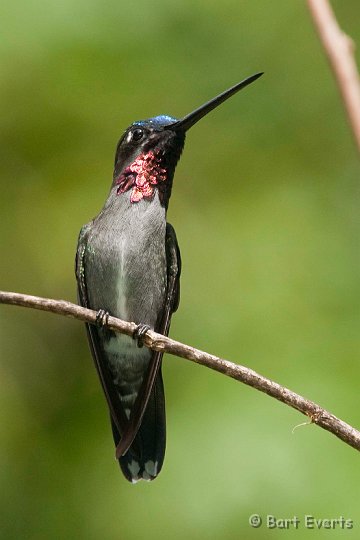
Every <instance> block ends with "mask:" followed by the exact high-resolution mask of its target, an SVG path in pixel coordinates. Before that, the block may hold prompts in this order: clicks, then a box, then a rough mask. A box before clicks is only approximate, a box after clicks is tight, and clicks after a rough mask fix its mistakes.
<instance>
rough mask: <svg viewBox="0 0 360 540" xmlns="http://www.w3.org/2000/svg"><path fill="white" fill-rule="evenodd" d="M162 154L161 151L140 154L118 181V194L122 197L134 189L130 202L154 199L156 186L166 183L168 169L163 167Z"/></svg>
mask: <svg viewBox="0 0 360 540" xmlns="http://www.w3.org/2000/svg"><path fill="white" fill-rule="evenodd" d="M161 156H162V152H161V150H159V149H155V150H150V152H148V153H147V154H140V155H139V156H138V157H137V158H136V159H135V161H133V163H131V165H129V166H128V167H126V169H125V170H124V171H123V172H122V173H121V175H120V176H119V177H118V178H117V180H116V185H117V186H119V187H118V188H117V191H116V194H117V195H120V194H121V193H125V191H128V190H129V189H131V188H132V191H131V195H130V202H132V203H136V202H139V201H140V200H141V199H152V197H153V196H154V193H155V186H156V185H158V184H160V183H163V182H166V180H167V169H164V168H163V167H161Z"/></svg>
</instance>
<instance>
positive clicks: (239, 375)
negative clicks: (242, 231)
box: [0, 291, 360, 450]
mask: <svg viewBox="0 0 360 540" xmlns="http://www.w3.org/2000/svg"><path fill="white" fill-rule="evenodd" d="M1 303H2V304H12V305H15V306H23V307H28V308H34V309H40V310H43V311H50V312H51V313H57V314H58V315H65V316H66V317H72V318H75V319H79V320H80V321H84V322H88V323H91V324H94V323H95V322H96V311H93V310H91V309H86V308H83V307H80V306H78V305H76V304H72V303H71V302H66V301H64V300H51V299H49V298H41V297H39V296H29V295H26V294H18V293H13V292H3V291H0V304H1ZM107 326H108V327H109V328H110V329H111V330H113V331H115V332H120V333H122V334H126V335H128V336H132V335H133V332H134V330H135V329H136V327H137V325H136V324H135V323H129V322H126V321H122V320H121V319H117V318H115V317H111V316H109V319H108V325H107ZM144 344H145V345H146V346H147V347H149V348H150V349H153V350H155V351H163V352H166V353H168V354H172V355H174V356H180V357H181V358H185V359H187V360H191V361H192V362H196V363H197V364H201V365H203V366H206V367H208V368H211V369H213V370H215V371H218V372H219V373H223V374H224V375H227V376H228V377H232V378H233V379H236V380H237V381H240V382H242V383H244V384H247V385H248V386H252V387H253V388H256V389H257V390H260V392H264V393H265V394H268V395H269V396H271V397H273V398H275V399H277V400H278V401H282V402H283V403H285V404H286V405H289V406H290V407H292V408H293V409H296V410H297V411H299V412H301V413H302V414H304V415H306V416H308V417H309V418H310V420H311V422H313V423H314V424H316V425H318V426H320V427H322V428H323V429H326V430H327V431H330V432H331V433H333V434H334V435H336V437H338V438H339V439H341V440H342V441H344V442H345V443H346V444H348V445H350V446H352V447H353V448H356V449H357V450H360V432H359V431H357V430H356V429H354V428H353V427H352V426H350V425H349V424H346V423H345V422H343V421H342V420H340V419H339V418H337V417H336V416H334V415H333V414H331V413H329V412H328V411H326V410H325V409H323V408H322V407H320V406H319V405H317V404H316V403H314V402H313V401H310V400H308V399H305V398H303V397H302V396H299V395H298V394H295V392H292V391H291V390H289V389H288V388H285V387H284V386H281V385H280V384H278V383H276V382H274V381H272V380H270V379H267V378H266V377H263V376H262V375H260V374H259V373H256V371H253V370H252V369H249V368H246V367H244V366H240V365H238V364H234V363H233V362H229V361H228V360H223V359H222V358H218V357H217V356H213V355H212V354H208V353H206V352H203V351H200V350H199V349H195V348H194V347H190V346H189V345H184V344H183V343H180V342H179V341H175V340H173V339H170V338H168V337H166V336H163V335H161V334H157V333H156V332H153V331H151V330H149V331H148V332H147V333H146V335H145V337H144Z"/></svg>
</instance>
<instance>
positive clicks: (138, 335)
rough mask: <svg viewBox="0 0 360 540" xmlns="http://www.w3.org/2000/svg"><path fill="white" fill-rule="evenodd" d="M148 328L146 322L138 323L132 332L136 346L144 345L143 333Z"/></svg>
mask: <svg viewBox="0 0 360 540" xmlns="http://www.w3.org/2000/svg"><path fill="white" fill-rule="evenodd" d="M148 330H150V326H149V325H148V324H138V325H137V327H136V329H135V331H134V333H133V339H136V341H137V344H138V347H140V348H141V347H143V345H144V335H145V334H146V332H147V331H148Z"/></svg>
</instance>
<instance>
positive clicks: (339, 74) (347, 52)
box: [307, 0, 360, 152]
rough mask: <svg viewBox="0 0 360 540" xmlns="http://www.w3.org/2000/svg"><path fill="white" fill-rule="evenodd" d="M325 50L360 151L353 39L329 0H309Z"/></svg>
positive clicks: (359, 93)
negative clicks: (340, 25) (340, 24)
mask: <svg viewBox="0 0 360 540" xmlns="http://www.w3.org/2000/svg"><path fill="white" fill-rule="evenodd" d="M307 4H308V8H309V10H310V12H311V15H312V17H313V20H314V23H315V27H316V29H317V32H318V34H319V37H320V40H321V42H322V44H323V46H324V50H325V52H326V55H327V57H328V59H329V62H330V65H331V68H332V70H333V72H334V75H335V78H336V81H337V84H338V87H339V90H340V94H341V97H342V100H343V102H344V106H345V109H346V112H347V115H348V119H349V122H350V126H351V129H352V132H353V135H354V138H355V142H356V145H357V148H358V150H359V152H360V77H359V73H358V70H357V66H356V62H355V58H354V50H355V45H354V42H353V41H352V40H351V39H350V38H349V36H347V35H346V34H345V33H344V32H343V31H342V30H341V28H340V27H339V25H338V23H337V20H336V17H335V15H334V12H333V10H332V9H331V6H330V4H329V2H328V0H307Z"/></svg>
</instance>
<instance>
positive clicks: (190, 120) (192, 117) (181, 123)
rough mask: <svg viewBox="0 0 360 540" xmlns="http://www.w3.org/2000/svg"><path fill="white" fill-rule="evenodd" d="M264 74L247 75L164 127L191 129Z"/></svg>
mask: <svg viewBox="0 0 360 540" xmlns="http://www.w3.org/2000/svg"><path fill="white" fill-rule="evenodd" d="M261 75H263V72H261V73H255V75H251V77H247V79H244V80H243V81H241V82H239V83H237V84H235V85H234V86H232V87H231V88H229V89H228V90H225V92H222V94H219V95H218V96H216V97H214V98H213V99H211V100H210V101H208V102H207V103H205V104H204V105H201V107H199V108H198V109H195V111H193V112H191V113H190V114H187V115H186V116H184V118H182V119H181V120H178V122H174V123H173V124H169V125H167V126H165V127H164V129H172V130H176V131H177V130H181V131H187V130H188V129H190V128H191V127H192V126H193V125H194V124H196V122H198V121H199V120H200V119H201V118H202V117H203V116H205V115H206V114H207V113H208V112H210V111H212V110H213V109H215V107H217V106H218V105H220V103H223V102H224V101H226V100H227V99H228V98H229V97H231V96H233V95H234V94H236V92H239V90H242V89H243V88H245V86H248V85H249V84H251V83H252V82H254V81H256V79H258V78H259V77H261Z"/></svg>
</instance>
